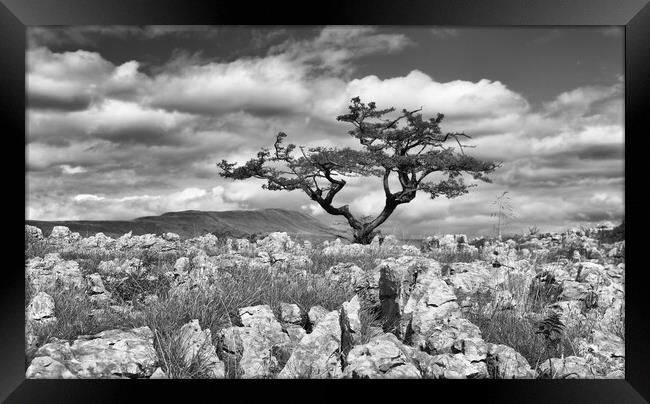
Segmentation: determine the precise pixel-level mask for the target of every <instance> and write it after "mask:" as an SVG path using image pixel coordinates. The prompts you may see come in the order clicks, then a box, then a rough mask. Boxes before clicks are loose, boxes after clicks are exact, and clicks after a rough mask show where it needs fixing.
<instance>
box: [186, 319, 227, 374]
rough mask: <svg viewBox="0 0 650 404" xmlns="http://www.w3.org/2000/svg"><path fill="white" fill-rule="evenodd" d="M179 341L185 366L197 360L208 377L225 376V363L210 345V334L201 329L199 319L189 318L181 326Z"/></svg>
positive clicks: (207, 330)
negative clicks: (187, 321) (188, 320)
mask: <svg viewBox="0 0 650 404" xmlns="http://www.w3.org/2000/svg"><path fill="white" fill-rule="evenodd" d="M179 343H180V348H179V350H180V352H181V353H182V355H183V360H184V362H185V365H186V366H190V365H191V364H192V363H193V362H198V363H199V364H201V366H202V367H204V369H205V370H206V373H207V376H208V377H209V378H211V379H222V378H224V377H225V365H224V364H223V362H221V361H220V360H219V357H218V356H217V353H216V349H215V347H214V345H212V334H211V333H210V330H209V329H207V328H206V329H205V330H201V326H200V324H199V320H196V319H194V320H191V321H190V322H189V323H187V324H185V325H183V326H182V327H181V330H180V334H179Z"/></svg>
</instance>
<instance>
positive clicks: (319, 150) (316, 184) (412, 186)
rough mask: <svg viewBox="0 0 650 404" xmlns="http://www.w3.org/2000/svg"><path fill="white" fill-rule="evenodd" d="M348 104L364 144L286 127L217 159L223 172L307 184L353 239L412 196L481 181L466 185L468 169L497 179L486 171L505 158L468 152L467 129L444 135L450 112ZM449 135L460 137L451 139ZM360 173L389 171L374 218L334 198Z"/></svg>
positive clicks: (370, 232) (279, 184) (276, 185)
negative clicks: (294, 136) (269, 141)
mask: <svg viewBox="0 0 650 404" xmlns="http://www.w3.org/2000/svg"><path fill="white" fill-rule="evenodd" d="M348 109H349V113H347V114H344V115H340V116H338V117H337V120H338V121H341V122H348V123H350V124H351V125H352V129H351V130H350V131H349V132H348V134H349V135H351V136H353V137H354V138H356V139H358V140H359V143H360V144H361V146H362V148H361V149H352V148H349V147H344V148H333V147H312V148H305V147H302V146H301V147H296V145H294V144H287V145H286V146H285V145H283V141H284V139H285V138H286V137H287V135H286V134H285V133H284V132H280V133H278V134H277V136H276V140H275V144H274V145H273V149H272V150H270V149H268V148H263V149H262V150H260V151H259V152H258V153H257V156H256V157H254V158H251V159H250V160H248V161H247V162H246V163H245V164H243V165H241V166H237V164H236V163H230V162H228V161H226V160H222V161H221V162H220V163H217V166H218V167H219V168H220V169H221V170H222V171H221V173H220V175H221V176H223V177H225V178H232V179H235V180H244V179H248V178H260V179H265V180H266V181H267V182H266V184H264V185H263V188H265V189H269V190H285V191H292V190H296V189H300V190H302V191H304V192H305V193H306V194H307V195H308V196H309V197H310V198H311V199H312V200H313V201H315V202H316V203H318V204H319V205H320V206H321V207H322V208H323V209H324V210H325V211H326V212H327V213H329V214H332V215H339V216H343V217H345V218H346V219H347V221H348V223H349V224H350V226H351V227H352V229H353V231H354V233H353V234H354V240H355V241H356V242H359V243H364V244H367V243H369V242H370V241H371V240H372V238H373V237H374V235H375V234H376V233H377V232H376V231H375V229H376V228H377V227H378V226H379V225H381V224H382V223H383V222H384V221H386V219H387V218H388V217H389V216H390V215H391V214H392V213H393V211H394V210H395V208H396V207H397V206H399V205H401V204H405V203H408V202H410V201H412V200H413V199H414V198H415V196H416V193H417V191H422V192H424V193H426V194H428V195H429V196H430V197H431V198H437V197H440V196H446V197H447V198H455V197H458V196H460V195H463V194H465V193H467V192H468V190H469V188H471V187H473V186H475V185H476V184H466V183H465V182H464V178H463V175H464V174H467V175H470V176H471V177H472V178H474V179H475V180H481V181H485V182H491V181H490V179H489V178H488V176H487V174H489V173H492V172H493V171H494V170H495V169H496V168H497V167H499V163H496V162H491V161H482V160H479V159H476V158H474V157H472V156H470V155H467V154H465V152H464V147H468V146H466V145H463V144H462V143H461V139H463V138H470V137H469V136H468V135H466V134H464V133H455V132H454V133H444V134H443V132H442V130H441V129H440V123H441V122H442V120H443V118H444V115H443V114H437V115H436V117H435V118H430V119H428V120H425V119H423V117H422V114H420V113H419V112H420V111H421V109H418V110H414V111H408V110H406V109H403V110H402V112H401V114H399V115H398V116H397V117H396V118H393V119H387V118H386V117H385V116H386V115H389V114H391V113H393V112H394V111H395V108H387V109H377V107H376V105H375V103H374V102H370V103H368V104H367V105H366V104H365V103H363V102H361V100H360V99H359V97H355V98H353V99H352V100H351V103H350V105H349V107H348ZM448 142H454V143H453V144H452V145H451V146H447V144H448ZM456 145H457V146H458V150H456V147H455V146H456ZM296 149H298V150H296ZM433 173H441V174H442V175H443V178H442V179H440V180H438V181H432V180H430V178H431V177H430V175H431V174H433ZM391 175H393V176H396V177H397V179H398V180H399V184H400V187H399V189H397V190H391V189H390V185H389V178H390V177H391ZM353 176H375V177H380V178H382V184H383V190H384V194H385V203H384V208H383V210H382V211H381V213H380V214H379V215H378V216H376V217H375V218H370V219H365V218H364V219H359V218H357V217H355V216H354V215H353V214H352V213H351V212H350V208H349V206H348V205H341V206H335V205H334V197H335V196H336V195H337V194H338V193H339V192H340V191H341V190H342V189H343V188H344V187H345V185H346V181H345V179H344V177H353ZM427 177H428V178H429V179H427Z"/></svg>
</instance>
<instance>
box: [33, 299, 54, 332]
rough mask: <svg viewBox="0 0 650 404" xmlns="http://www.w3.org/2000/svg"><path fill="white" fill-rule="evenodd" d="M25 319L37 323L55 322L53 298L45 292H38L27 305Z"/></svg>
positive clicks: (47, 323)
mask: <svg viewBox="0 0 650 404" xmlns="http://www.w3.org/2000/svg"><path fill="white" fill-rule="evenodd" d="M27 321H28V322H32V323H34V324H37V325H42V326H43V325H49V324H54V323H56V317H55V315H54V299H53V298H52V296H50V295H48V294H47V293H45V292H39V293H37V294H36V296H34V297H33V298H32V299H31V301H30V302H29V305H28V306H27Z"/></svg>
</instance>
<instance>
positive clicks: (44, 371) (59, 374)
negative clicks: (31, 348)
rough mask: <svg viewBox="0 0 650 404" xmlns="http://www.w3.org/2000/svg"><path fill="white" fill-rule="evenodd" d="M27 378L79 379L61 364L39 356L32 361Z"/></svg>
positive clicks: (26, 373) (26, 374)
mask: <svg viewBox="0 0 650 404" xmlns="http://www.w3.org/2000/svg"><path fill="white" fill-rule="evenodd" d="M25 377H27V378H28V379H76V378H77V377H76V376H75V375H74V374H73V373H72V372H70V370H68V368H66V367H65V365H63V364H62V363H61V362H59V361H57V360H55V359H52V358H50V357H48V356H39V357H37V358H34V360H32V363H30V365H29V367H28V368H27V371H26V372H25Z"/></svg>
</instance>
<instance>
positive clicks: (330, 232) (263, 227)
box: [25, 208, 342, 238]
mask: <svg viewBox="0 0 650 404" xmlns="http://www.w3.org/2000/svg"><path fill="white" fill-rule="evenodd" d="M25 224H29V225H32V226H36V227H39V228H40V229H41V230H42V231H43V234H45V235H48V234H49V233H50V232H51V231H52V228H53V227H54V226H67V227H69V228H70V230H72V231H75V232H78V233H80V234H81V235H82V236H84V237H87V236H90V235H94V234H95V233H99V232H102V233H104V234H105V235H107V236H110V237H119V236H121V235H122V234H125V233H128V232H129V231H132V232H133V234H136V235H140V234H146V233H154V234H161V233H167V232H172V233H177V234H178V235H179V236H181V237H183V238H188V237H196V236H200V235H203V234H206V233H212V234H214V235H216V236H217V237H219V236H221V237H247V236H250V235H252V234H256V235H265V234H268V233H272V232H274V231H284V232H287V233H288V234H290V235H304V236H312V237H314V236H315V237H317V238H334V237H337V236H339V237H340V236H342V235H341V234H340V233H341V232H340V231H339V230H337V229H335V228H333V227H330V226H329V225H327V224H326V223H323V222H322V221H320V220H318V219H317V218H315V217H313V216H311V215H309V214H307V213H304V212H299V211H295V210H290V209H281V208H267V209H251V210H227V211H201V210H185V211H177V212H165V213H162V214H160V215H158V216H143V217H137V218H135V219H131V220H63V221H45V220H25Z"/></svg>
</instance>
